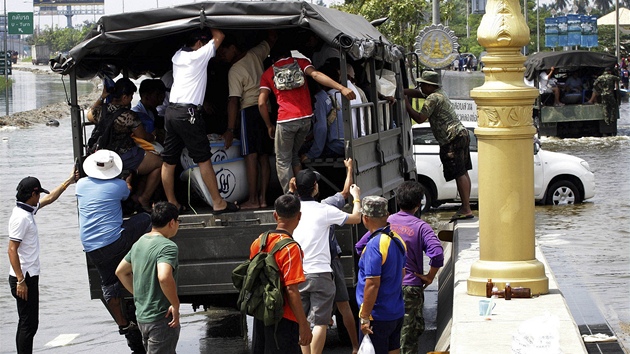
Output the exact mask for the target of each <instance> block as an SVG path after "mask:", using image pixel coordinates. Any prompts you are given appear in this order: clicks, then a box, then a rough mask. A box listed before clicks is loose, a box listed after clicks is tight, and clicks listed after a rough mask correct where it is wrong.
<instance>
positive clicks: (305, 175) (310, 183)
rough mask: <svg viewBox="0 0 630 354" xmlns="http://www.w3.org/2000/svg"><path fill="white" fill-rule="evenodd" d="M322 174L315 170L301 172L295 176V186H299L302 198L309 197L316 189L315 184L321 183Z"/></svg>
mask: <svg viewBox="0 0 630 354" xmlns="http://www.w3.org/2000/svg"><path fill="white" fill-rule="evenodd" d="M320 177H321V176H320V174H319V173H318V172H315V171H313V170H308V169H307V170H301V171H300V172H298V174H297V176H295V185H296V186H297V190H298V194H299V195H301V196H309V195H310V194H311V192H313V189H315V183H316V182H317V181H319V179H320Z"/></svg>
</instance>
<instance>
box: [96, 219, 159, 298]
mask: <svg viewBox="0 0 630 354" xmlns="http://www.w3.org/2000/svg"><path fill="white" fill-rule="evenodd" d="M122 228H123V230H122V232H121V233H120V237H119V238H118V240H116V241H114V242H113V243H111V244H109V245H107V246H105V247H101V248H99V249H96V250H94V251H91V252H88V253H87V256H88V257H89V258H90V260H91V261H92V263H94V266H95V267H96V270H97V271H98V274H99V275H100V277H101V289H102V290H103V298H104V299H105V302H107V303H109V300H111V299H112V298H118V297H120V281H119V280H118V277H117V276H116V268H117V267H118V264H120V261H122V260H123V258H125V256H126V255H127V252H129V250H130V249H131V246H133V244H134V243H135V242H136V241H138V239H140V237H142V235H144V234H145V233H147V232H149V231H151V216H150V215H149V214H147V213H139V214H136V215H134V216H132V217H130V218H129V219H127V220H125V221H123V224H122Z"/></svg>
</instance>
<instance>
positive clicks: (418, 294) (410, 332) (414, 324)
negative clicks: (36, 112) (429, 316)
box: [400, 285, 424, 354]
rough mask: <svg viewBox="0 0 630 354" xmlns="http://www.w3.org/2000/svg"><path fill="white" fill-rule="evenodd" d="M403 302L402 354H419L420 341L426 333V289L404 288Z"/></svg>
mask: <svg viewBox="0 0 630 354" xmlns="http://www.w3.org/2000/svg"><path fill="white" fill-rule="evenodd" d="M403 300H404V301H405V317H404V319H403V325H402V330H401V331H400V352H401V354H417V353H418V340H419V339H420V335H422V332H424V317H423V316H422V307H423V306H424V289H423V288H422V286H407V285H404V286H403Z"/></svg>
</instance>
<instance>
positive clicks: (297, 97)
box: [260, 58, 313, 123]
mask: <svg viewBox="0 0 630 354" xmlns="http://www.w3.org/2000/svg"><path fill="white" fill-rule="evenodd" d="M294 60H297V63H298V65H299V67H300V69H302V72H304V71H305V70H306V68H308V67H309V66H313V64H311V61H310V60H308V59H303V58H284V59H280V60H278V61H277V62H275V63H274V64H273V65H275V66H278V67H279V66H283V65H286V64H290V63H292V62H293V61H294ZM304 75H305V76H306V74H304ZM260 88H261V89H265V90H269V91H271V92H273V94H274V95H276V100H277V101H278V106H279V108H278V123H284V122H288V121H292V120H298V119H302V118H307V117H310V116H312V115H313V107H312V105H311V94H310V93H309V91H308V85H307V84H306V83H304V85H303V86H301V87H298V88H295V89H293V90H284V91H280V90H278V89H277V88H276V85H274V83H273V66H270V67H269V68H268V69H267V70H265V72H264V73H263V74H262V77H261V78H260Z"/></svg>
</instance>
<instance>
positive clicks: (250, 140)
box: [241, 106, 273, 156]
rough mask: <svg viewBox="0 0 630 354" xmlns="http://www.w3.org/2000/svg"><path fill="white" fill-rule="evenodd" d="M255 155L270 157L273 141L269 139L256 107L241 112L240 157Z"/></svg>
mask: <svg viewBox="0 0 630 354" xmlns="http://www.w3.org/2000/svg"><path fill="white" fill-rule="evenodd" d="M256 153H258V154H262V155H271V154H272V153H273V140H271V138H269V133H268V132H267V126H266V125H265V121H264V120H263V118H262V116H261V115H260V111H259V110H258V106H250V107H247V108H245V109H243V110H241V155H243V156H245V155H249V154H256Z"/></svg>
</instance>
